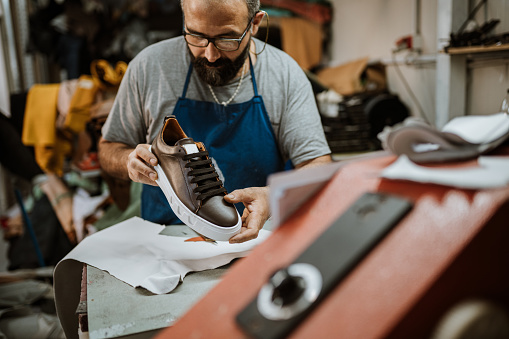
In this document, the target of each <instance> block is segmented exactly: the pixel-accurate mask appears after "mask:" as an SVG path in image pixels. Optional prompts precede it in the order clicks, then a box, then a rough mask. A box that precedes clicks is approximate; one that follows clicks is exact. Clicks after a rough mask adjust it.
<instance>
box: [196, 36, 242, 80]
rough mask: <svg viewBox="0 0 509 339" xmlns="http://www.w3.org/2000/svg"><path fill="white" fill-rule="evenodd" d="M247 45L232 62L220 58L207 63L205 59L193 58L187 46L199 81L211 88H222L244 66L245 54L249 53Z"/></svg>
mask: <svg viewBox="0 0 509 339" xmlns="http://www.w3.org/2000/svg"><path fill="white" fill-rule="evenodd" d="M249 45H250V44H249V43H248V44H247V46H246V48H244V50H243V51H242V53H240V55H239V56H238V57H237V58H235V59H234V60H230V59H228V58H225V57H221V58H219V59H217V60H216V61H214V62H209V61H208V60H207V58H203V57H199V58H197V57H195V56H194V55H193V53H192V52H191V50H190V49H189V46H188V47H187V49H188V50H189V54H190V55H191V62H192V63H193V67H194V68H195V69H196V73H198V76H199V77H200V79H202V80H203V81H205V82H206V83H207V84H209V85H211V86H215V87H217V86H224V85H226V84H227V83H228V82H230V81H231V80H233V79H234V78H235V76H236V75H237V73H238V72H239V70H240V69H241V68H242V66H243V65H244V61H245V60H246V57H247V54H248V53H249Z"/></svg>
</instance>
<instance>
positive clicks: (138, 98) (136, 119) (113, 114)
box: [102, 58, 147, 147]
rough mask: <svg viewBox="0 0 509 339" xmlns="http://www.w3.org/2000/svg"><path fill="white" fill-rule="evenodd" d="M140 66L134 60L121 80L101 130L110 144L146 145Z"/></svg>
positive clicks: (136, 60)
mask: <svg viewBox="0 0 509 339" xmlns="http://www.w3.org/2000/svg"><path fill="white" fill-rule="evenodd" d="M143 81H144V80H143V72H142V65H141V64H140V63H139V62H138V59H137V58H135V59H133V60H132V61H131V63H130V64H129V66H128V68H127V71H126V73H125V75H124V77H123V79H122V82H121V84H120V87H119V89H118V93H117V95H116V97H115V102H114V104H113V107H112V109H111V111H110V113H109V115H108V118H107V120H106V122H105V124H104V126H103V128H102V136H103V138H104V139H106V140H108V141H111V142H121V143H124V144H127V145H129V146H132V147H135V146H136V145H137V144H140V143H146V142H147V140H146V139H147V137H146V133H145V131H146V130H147V128H146V121H145V120H144V118H143V117H144V115H143V103H142V100H143V93H140V86H138V84H139V83H142V82H143Z"/></svg>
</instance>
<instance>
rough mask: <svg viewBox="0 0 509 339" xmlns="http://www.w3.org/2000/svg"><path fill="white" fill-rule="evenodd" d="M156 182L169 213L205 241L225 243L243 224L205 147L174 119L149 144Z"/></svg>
mask: <svg viewBox="0 0 509 339" xmlns="http://www.w3.org/2000/svg"><path fill="white" fill-rule="evenodd" d="M150 150H151V152H152V153H153V154H154V155H155V156H156V157H157V160H158V164H157V165H156V166H154V169H155V170H156V171H157V176H158V179H157V180H156V182H157V184H158V185H159V187H161V189H162V190H163V192H164V195H165V196H166V199H167V200H168V203H169V204H170V207H171V209H172V210H173V212H174V213H175V214H176V215H177V217H178V218H179V219H180V220H181V221H182V222H184V223H185V224H186V225H187V226H189V227H191V228H192V229H193V230H195V231H196V232H198V233H199V234H201V235H204V236H206V237H208V238H211V239H214V240H218V241H227V240H228V239H230V238H231V237H232V236H234V235H235V234H237V233H239V231H240V228H241V226H242V220H241V218H240V216H239V213H238V212H237V209H236V208H235V205H233V204H230V203H228V202H226V201H225V200H224V196H225V195H226V194H227V192H226V189H225V188H224V186H223V183H222V181H221V180H220V179H219V175H218V174H217V172H216V169H215V167H214V164H213V163H212V160H211V159H210V158H209V156H208V152H207V150H206V149H205V146H204V145H203V143H201V142H195V141H194V140H193V139H191V138H189V137H188V136H187V135H186V134H185V133H184V131H183V130H182V128H181V127H180V125H179V123H178V121H177V119H176V118H175V116H173V115H171V116H167V117H166V118H165V119H164V123H163V128H162V130H161V133H160V134H159V135H158V136H157V138H156V139H155V140H154V142H153V143H152V146H151V147H150Z"/></svg>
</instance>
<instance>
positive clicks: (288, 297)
mask: <svg viewBox="0 0 509 339" xmlns="http://www.w3.org/2000/svg"><path fill="white" fill-rule="evenodd" d="M321 289H322V275H321V274H320V271H319V270H318V269H317V268H316V267H315V266H313V265H311V264H305V263H296V264H292V265H290V266H288V268H283V269H280V270H278V271H277V272H276V273H274V274H273V275H272V277H271V278H270V279H269V281H268V282H267V283H266V284H265V285H264V286H263V287H262V289H261V290H260V292H259V293H258V299H257V307H258V311H259V312H260V314H261V315H262V316H264V317H265V318H267V319H270V320H286V319H290V318H292V317H295V316H296V315H298V314H300V313H302V312H303V311H304V310H306V309H307V308H309V307H310V306H311V305H312V304H313V302H315V300H316V299H317V298H318V295H319V294H320V291H321Z"/></svg>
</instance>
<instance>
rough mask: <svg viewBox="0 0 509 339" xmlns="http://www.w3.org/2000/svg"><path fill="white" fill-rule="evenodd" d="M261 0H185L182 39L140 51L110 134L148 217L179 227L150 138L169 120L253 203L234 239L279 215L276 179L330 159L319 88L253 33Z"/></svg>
mask: <svg viewBox="0 0 509 339" xmlns="http://www.w3.org/2000/svg"><path fill="white" fill-rule="evenodd" d="M259 6H260V2H259V0H182V1H181V7H182V11H183V14H184V25H183V35H182V36H179V37H176V38H172V39H168V40H164V41H161V42H159V43H156V44H153V45H151V46H148V47H147V48H146V49H145V50H143V51H141V52H140V53H139V54H138V55H137V56H136V57H135V58H134V59H133V60H132V61H131V62H130V64H129V67H128V69H127V72H126V74H125V76H124V78H123V80H122V83H121V85H120V88H119V91H118V94H117V97H116V100H115V104H114V106H113V108H112V110H111V112H110V114H109V117H108V120H107V122H106V123H105V125H104V127H103V130H102V136H103V138H102V140H101V141H100V144H99V158H100V163H101V166H102V168H103V169H104V170H105V171H107V172H108V173H110V174H112V175H115V176H118V177H120V178H124V179H131V180H133V181H137V182H141V183H143V184H144V187H143V194H142V217H143V218H144V219H146V220H149V221H153V222H157V223H161V224H166V225H169V224H175V223H179V220H178V218H177V217H176V216H175V214H173V211H172V210H171V209H170V208H169V206H168V203H167V201H166V199H165V197H164V195H163V193H162V191H161V189H160V188H159V187H158V186H157V183H156V181H155V180H156V179H157V173H156V171H155V170H154V166H156V165H157V163H158V159H157V158H156V157H155V156H154V154H153V153H152V152H151V151H150V144H151V143H152V142H153V140H154V139H155V138H156V137H157V135H158V133H160V131H161V128H162V126H163V122H164V117H165V116H168V115H174V116H175V117H176V118H177V120H178V122H179V124H180V126H182V129H183V130H184V131H185V132H186V133H187V135H189V136H190V137H192V138H193V139H194V140H199V141H202V142H203V143H204V144H205V146H206V147H207V149H208V151H209V155H210V157H211V158H212V161H213V162H214V165H215V166H216V168H217V171H218V172H219V173H220V177H221V179H222V180H223V184H224V187H225V188H226V190H227V191H228V192H229V193H228V194H227V195H225V196H224V200H225V201H227V202H228V203H231V204H237V205H239V206H241V208H242V207H245V208H244V210H243V212H242V211H241V214H242V229H241V231H240V233H238V234H236V235H234V236H233V237H231V238H230V239H229V241H230V243H237V242H244V241H247V240H251V239H254V238H256V237H257V235H258V232H259V230H260V229H261V228H262V227H263V225H264V223H265V221H266V220H267V219H268V218H269V217H270V210H269V187H266V182H267V177H268V176H269V175H270V174H272V173H275V172H278V171H282V170H284V168H285V164H286V163H291V166H293V167H294V168H303V167H306V166H315V165H319V164H324V163H328V162H330V161H331V157H330V149H329V147H328V144H327V142H326V139H325V137H324V133H323V129H322V125H321V121H320V117H319V114H318V109H317V107H316V102H315V99H314V95H313V92H312V88H311V85H310V83H309V81H308V79H307V77H306V75H305V73H304V72H303V71H302V69H301V68H300V67H299V66H298V64H297V63H296V62H295V61H294V60H293V59H292V58H291V57H290V56H288V55H287V54H286V53H284V52H283V51H281V50H278V49H276V48H274V47H272V46H270V45H266V44H264V43H263V41H260V40H258V39H256V38H254V37H253V35H255V34H256V33H257V32H258V29H259V27H260V24H261V23H262V20H263V18H264V15H266V13H264V12H263V11H260V10H259Z"/></svg>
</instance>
